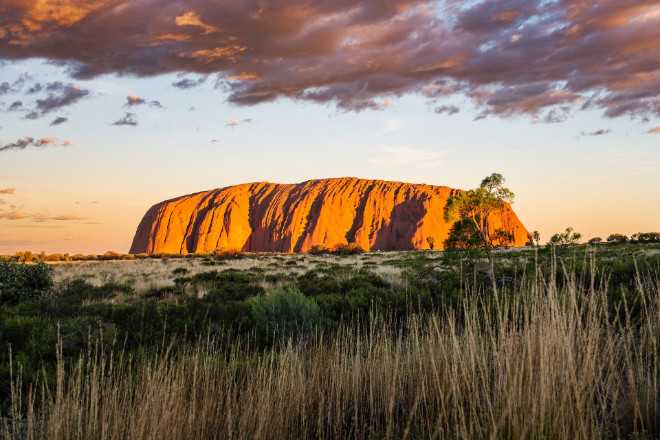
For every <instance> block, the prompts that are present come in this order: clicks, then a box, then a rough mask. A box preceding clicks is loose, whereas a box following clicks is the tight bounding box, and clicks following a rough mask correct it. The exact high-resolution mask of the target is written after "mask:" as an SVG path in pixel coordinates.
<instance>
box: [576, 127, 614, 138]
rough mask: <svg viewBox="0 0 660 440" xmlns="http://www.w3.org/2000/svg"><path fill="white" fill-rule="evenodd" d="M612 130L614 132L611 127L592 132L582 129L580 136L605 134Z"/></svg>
mask: <svg viewBox="0 0 660 440" xmlns="http://www.w3.org/2000/svg"><path fill="white" fill-rule="evenodd" d="M611 132H612V129H611V128H607V129H604V128H601V129H599V130H596V131H591V132H585V131H582V132H580V136H602V135H604V134H609V133H611Z"/></svg>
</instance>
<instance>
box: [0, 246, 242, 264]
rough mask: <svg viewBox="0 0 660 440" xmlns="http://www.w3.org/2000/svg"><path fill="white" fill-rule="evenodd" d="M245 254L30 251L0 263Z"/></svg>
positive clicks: (228, 251) (229, 251) (231, 251)
mask: <svg viewBox="0 0 660 440" xmlns="http://www.w3.org/2000/svg"><path fill="white" fill-rule="evenodd" d="M243 256H245V253H244V252H242V251H240V250H238V249H224V248H223V249H216V250H215V251H213V252H208V253H198V254H170V253H166V252H158V253H153V254H144V253H143V254H121V253H119V252H115V251H108V252H105V253H103V254H89V255H84V254H74V255H70V254H67V253H64V254H47V253H45V252H40V253H38V254H34V253H32V252H30V251H20V252H16V253H15V254H14V255H0V261H2V260H4V261H10V262H18V263H38V262H40V261H44V262H58V261H109V260H145V259H147V258H153V259H167V258H211V259H221V260H228V259H236V258H242V257H243Z"/></svg>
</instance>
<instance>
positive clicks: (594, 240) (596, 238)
mask: <svg viewBox="0 0 660 440" xmlns="http://www.w3.org/2000/svg"><path fill="white" fill-rule="evenodd" d="M602 241H603V239H602V238H600V237H594V238H592V239H590V240H589V241H588V242H587V243H589V244H590V245H591V246H596V245H597V244H598V243H600V242H602Z"/></svg>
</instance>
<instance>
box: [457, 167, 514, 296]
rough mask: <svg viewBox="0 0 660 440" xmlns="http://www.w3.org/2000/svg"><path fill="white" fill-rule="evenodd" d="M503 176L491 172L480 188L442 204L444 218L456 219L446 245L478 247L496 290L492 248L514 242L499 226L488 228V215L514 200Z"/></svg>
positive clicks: (468, 247) (466, 247) (459, 194)
mask: <svg viewBox="0 0 660 440" xmlns="http://www.w3.org/2000/svg"><path fill="white" fill-rule="evenodd" d="M505 182H506V179H505V178H504V177H503V176H502V175H501V174H499V173H493V174H491V175H490V176H488V177H486V178H485V179H483V180H482V181H481V185H479V188H475V189H471V190H469V191H464V192H460V193H458V194H456V195H454V196H451V197H449V200H447V205H446V206H445V220H446V221H447V222H455V223H454V226H452V229H451V231H450V233H449V237H448V238H447V240H446V241H445V248H449V249H451V248H453V249H460V248H464V249H471V248H481V249H483V250H484V251H485V253H486V258H487V259H488V269H487V271H486V274H487V275H488V279H489V280H490V282H491V285H492V286H493V292H497V283H496V280H495V262H494V260H493V254H492V250H493V248H498V247H504V246H507V245H508V244H509V243H510V242H512V241H513V237H512V234H511V233H509V232H507V231H504V230H502V229H497V230H491V228H490V226H489V224H488V216H489V215H491V214H494V213H497V212H501V211H502V210H503V209H504V208H505V206H506V204H507V203H513V199H514V197H515V195H514V194H513V192H512V191H511V190H510V189H509V188H505V187H504V183H505Z"/></svg>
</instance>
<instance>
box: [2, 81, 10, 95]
mask: <svg viewBox="0 0 660 440" xmlns="http://www.w3.org/2000/svg"><path fill="white" fill-rule="evenodd" d="M9 92H11V85H10V84H9V83H8V82H7V81H5V82H3V83H0V95H4V94H5V93H9Z"/></svg>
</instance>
